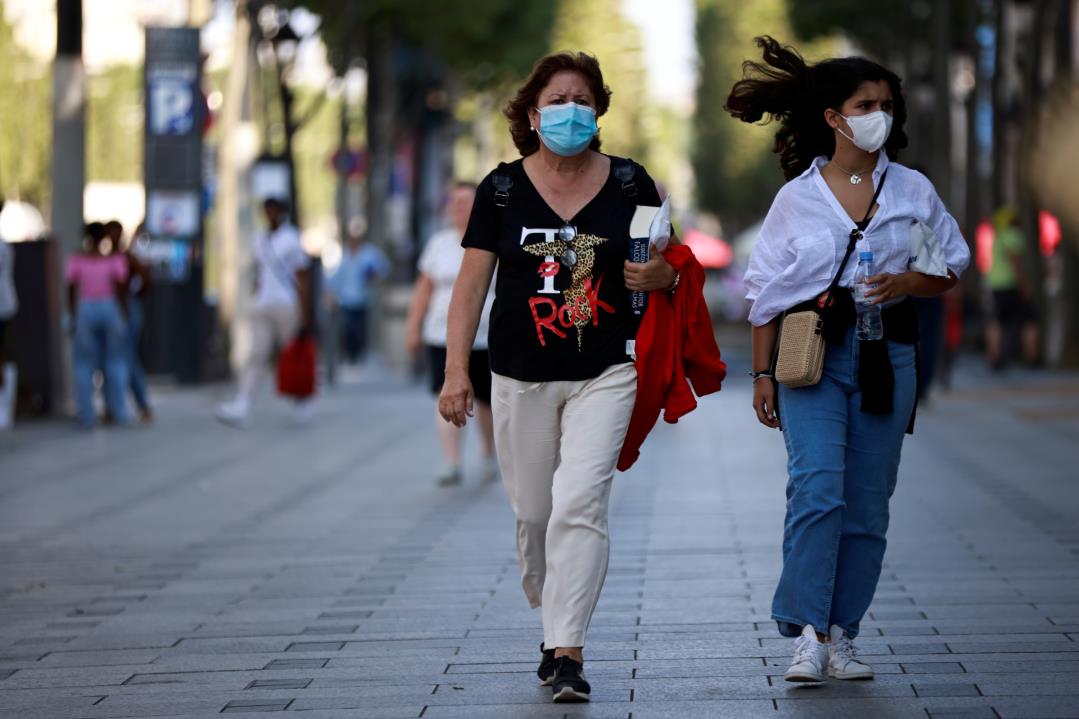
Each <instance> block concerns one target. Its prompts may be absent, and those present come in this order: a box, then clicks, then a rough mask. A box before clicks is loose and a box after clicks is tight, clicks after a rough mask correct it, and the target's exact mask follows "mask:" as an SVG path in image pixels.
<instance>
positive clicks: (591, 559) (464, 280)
mask: <svg viewBox="0 0 1079 719" xmlns="http://www.w3.org/2000/svg"><path fill="white" fill-rule="evenodd" d="M610 96H611V91H610V89H609V88H608V87H607V86H606V85H604V82H603V75H602V73H601V72H600V67H599V63H598V62H597V61H596V59H595V58H594V57H592V56H590V55H585V54H583V53H577V54H573V53H562V54H557V55H550V56H547V57H545V58H543V59H541V60H540V61H539V62H537V63H536V65H535V66H534V67H533V69H532V73H531V75H530V76H529V77H528V79H527V81H526V82H525V84H524V85H523V86H521V87H520V88H519V89H518V91H517V94H516V96H515V97H514V98H513V99H512V100H511V101H510V102H509V104H508V105H507V106H506V109H505V114H506V116H507V118H508V119H509V122H510V134H511V135H512V137H513V141H514V144H515V145H516V146H517V149H518V150H519V151H520V153H521V155H522V156H523V159H520V160H517V161H515V162H512V163H509V164H502V165H499V167H498V168H497V169H496V170H494V171H493V172H492V173H490V174H489V175H488V176H487V177H486V178H485V179H484V180H483V182H482V183H481V184H480V186H479V189H478V191H477V193H476V202H475V206H474V207H473V210H472V217H471V219H470V220H469V223H468V229H467V231H466V232H465V236H464V241H463V243H462V244H463V245H464V247H465V256H464V260H463V262H462V264H461V271H460V274H459V275H458V277H457V282H456V284H455V285H454V288H453V299H452V301H451V303H450V313H449V329H448V341H447V358H446V381H445V386H444V387H443V388H442V394H441V396H440V398H439V409H440V411H441V414H442V417H443V418H445V419H447V420H450V421H452V422H453V423H454V424H455V425H457V426H458V427H461V426H464V424H465V421H466V417H468V416H472V415H473V414H474V401H475V398H476V390H475V388H474V387H473V384H472V380H471V374H472V368H471V365H470V356H471V351H472V347H473V342H474V340H475V337H476V329H477V327H478V326H479V324H480V319H481V317H482V315H483V308H484V305H485V304H486V301H487V292H488V288H489V287H490V284H491V278H492V276H493V274H494V270H495V265H496V263H497V265H498V279H497V282H496V284H495V301H494V306H493V308H492V311H491V318H490V337H489V345H490V362H491V369H492V371H493V373H494V377H493V382H492V409H493V411H494V421H495V445H496V447H497V449H498V459H499V465H500V467H501V470H502V477H503V481H504V482H505V485H506V490H507V492H508V494H509V498H510V504H511V505H512V506H513V510H514V512H515V513H516V515H517V550H518V557H519V559H520V562H521V579H522V585H523V587H524V591H525V596H526V597H527V598H528V601H529V603H530V604H531V605H532V606H533V607H538V606H541V605H542V608H543V644H542V645H541V650H542V658H541V663H540V666H539V669H538V670H537V674H538V675H539V677H540V680H541V681H542V682H543V683H544V684H552V685H553V688H554V694H553V697H554V700H555V701H557V702H566V701H587V700H588V698H589V696H590V692H591V687H590V686H589V684H588V682H587V681H586V680H585V678H584V672H583V663H584V654H583V648H584V644H585V635H586V634H587V631H588V625H589V623H590V622H591V619H592V612H593V611H594V610H595V607H596V602H597V601H598V600H599V595H600V591H601V589H602V587H603V582H604V579H605V577H606V574H607V562H608V557H609V552H610V540H609V537H608V534H607V509H608V500H609V498H610V491H611V484H612V480H613V477H614V471H615V465H616V462H617V459H618V455H619V452H620V450H621V448H622V444H623V441H624V440H625V437H626V430H627V428H628V426H629V420H630V415H631V412H632V410H633V405H634V399H635V397H636V394H637V371H636V368H635V366H634V364H633V359H632V357H631V356H630V354H629V353H630V345H629V341H630V340H632V339H633V338H634V337H635V336H636V332H637V327H638V325H639V320H638V318H636V317H635V316H634V314H633V312H632V311H631V309H630V302H629V292H630V291H631V290H635V291H650V290H657V289H673V288H674V287H675V286H676V285H677V282H678V273H677V272H676V271H675V270H674V268H673V267H671V266H670V265H669V264H668V263H667V261H666V260H665V259H664V258H663V257H662V255H660V254H659V253H656V254H655V256H654V257H653V258H652V259H650V260H649V261H648V262H647V263H643V264H635V263H629V262H627V261H626V258H627V256H628V252H629V227H630V222H631V220H632V217H633V215H634V213H635V212H636V210H637V206H638V205H649V206H658V205H659V204H660V200H659V194H658V192H657V191H656V186H655V183H654V182H653V181H652V178H651V177H649V176H648V174H647V173H646V172H645V170H644V168H642V167H641V166H639V165H637V164H636V163H633V162H632V161H629V160H626V159H622V158H618V157H611V156H608V155H604V154H602V153H600V152H599V147H600V141H599V137H598V128H597V126H596V119H597V118H599V117H602V116H603V115H604V113H606V112H607V109H608V107H609V105H610Z"/></svg>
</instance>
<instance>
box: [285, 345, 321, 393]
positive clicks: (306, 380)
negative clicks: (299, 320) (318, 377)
mask: <svg viewBox="0 0 1079 719" xmlns="http://www.w3.org/2000/svg"><path fill="white" fill-rule="evenodd" d="M277 391H278V392H279V393H281V394H283V395H286V396H288V397H296V398H299V399H302V398H304V397H310V396H312V395H313V394H315V340H314V338H312V337H307V336H303V337H297V338H296V339H294V340H292V341H291V342H289V343H288V344H287V345H285V348H284V349H283V350H281V355H280V356H279V357H278V358H277Z"/></svg>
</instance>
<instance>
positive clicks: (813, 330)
mask: <svg viewBox="0 0 1079 719" xmlns="http://www.w3.org/2000/svg"><path fill="white" fill-rule="evenodd" d="M887 176H888V171H887V170H885V171H884V174H883V175H881V177H880V183H878V185H877V191H876V192H875V193H873V199H872V200H870V201H869V208H868V209H867V210H866V211H865V217H864V218H863V219H862V222H861V223H860V224H862V225H865V224H866V222H868V221H869V218H870V216H871V215H872V214H873V206H874V205H875V204H877V198H878V197H880V191H881V190H882V189H883V188H884V180H885V178H886V177H887ZM860 239H862V231H861V230H860V229H858V228H857V227H855V228H854V229H853V230H851V231H850V238H849V240H848V241H847V252H846V254H845V255H843V261H842V262H841V263H839V271H838V272H836V274H835V277H833V278H832V282H831V284H829V285H828V289H827V290H825V291H824V293H823V294H821V295H820V296H819V297H817V299H816V302H815V303H814V305H813V306H811V307H810V308H808V309H801V310H789V311H787V312H784V313H783V320H782V322H781V323H780V325H779V342H778V347H777V349H776V356H775V361H774V365H775V367H774V376H775V380H776V382H779V383H780V384H784V385H786V386H788V387H790V388H792V389H795V388H798V387H810V386H812V385H815V384H817V383H818V382H820V378H821V373H822V372H823V370H824V335H823V334H822V331H823V328H824V316H823V314H822V312H823V310H824V308H825V307H826V306H827V305H829V304H830V303H831V301H832V293H833V292H835V289H836V287H837V286H838V285H839V280H840V278H842V277H843V271H844V270H845V269H846V268H847V262H848V261H849V260H850V256H851V254H852V253H853V252H854V245H855V244H856V243H857V242H858V240H860Z"/></svg>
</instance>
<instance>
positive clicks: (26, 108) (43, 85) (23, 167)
mask: <svg viewBox="0 0 1079 719" xmlns="http://www.w3.org/2000/svg"><path fill="white" fill-rule="evenodd" d="M0 98H2V99H0V107H3V108H4V111H3V112H0V193H2V194H3V195H4V196H6V197H8V198H18V199H22V200H24V201H27V202H30V203H33V204H35V205H38V206H39V207H40V206H42V205H44V204H45V203H47V202H48V198H49V191H50V180H49V162H50V158H51V144H52V128H51V126H50V124H49V122H48V118H49V117H51V116H52V110H51V100H52V80H51V75H50V73H49V68H48V66H47V65H44V64H43V63H40V62H38V61H36V60H35V59H34V58H33V57H31V56H30V54H29V53H27V52H26V51H25V50H23V49H22V48H21V47H19V45H18V44H17V43H16V42H15V37H14V34H13V32H12V28H11V25H9V24H8V23H7V21H6V19H5V17H4V12H3V4H2V3H0Z"/></svg>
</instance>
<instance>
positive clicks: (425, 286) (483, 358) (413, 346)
mask: <svg viewBox="0 0 1079 719" xmlns="http://www.w3.org/2000/svg"><path fill="white" fill-rule="evenodd" d="M475 199H476V186H475V185H472V184H469V183H467V182H458V183H457V184H456V185H455V186H454V188H453V192H452V194H451V195H450V201H449V215H450V221H451V226H450V227H447V228H445V229H443V230H441V231H439V232H436V233H435V234H434V235H432V237H431V239H429V240H428V241H427V245H426V246H425V247H424V249H423V253H422V254H421V255H420V260H419V276H418V277H417V278H416V286H415V290H414V291H413V293H412V305H411V307H410V309H409V313H408V322H407V328H408V334H407V343H408V350H409V352H410V353H412V354H413V355H418V354H419V352H420V350H421V348H422V347H423V346H426V347H427V359H428V362H427V364H428V366H429V369H430V371H431V391H432V392H434V394H435V396H436V397H437V396H438V393H439V392H441V391H442V385H443V383H444V382H445V379H446V323H447V318H448V316H449V311H450V296H451V295H452V294H453V283H454V282H455V281H456V280H457V273H458V272H459V271H460V269H461V260H462V259H464V256H465V250H464V248H463V247H461V238H462V237H463V236H464V232H465V229H466V228H467V227H468V218H469V216H470V215H471V214H472V203H473V202H474V200H475ZM493 302H494V294H493V293H492V292H491V291H490V290H488V292H487V300H486V303H485V305H484V308H483V314H482V316H481V317H480V326H479V330H478V331H477V332H476V340H475V342H474V343H473V345H472V356H471V358H470V359H469V375H470V376H471V379H472V386H473V388H474V389H475V392H476V419H477V423H478V424H479V427H480V434H481V437H482V439H483V454H484V458H483V476H484V479H485V480H486V481H492V480H494V479H496V478H497V477H498V462H497V461H496V459H495V445H494V442H495V440H494V420H493V418H492V416H491V367H490V363H489V361H488V356H487V332H488V328H487V319H488V317H489V316H490V314H491V304H492V303H493ZM435 410H436V411H435V429H436V430H437V432H438V439H439V443H440V444H441V445H442V455H443V458H444V460H445V466H443V467H442V468H441V469H440V470H439V471H438V474H437V476H436V481H437V482H438V483H439V484H440V485H442V486H450V485H454V484H459V483H460V482H461V443H462V441H463V439H464V428H463V427H455V426H454V425H453V424H451V423H450V422H447V421H446V420H444V419H442V416H441V415H440V414H439V413H438V411H437V410H438V407H437V406H436V407H435Z"/></svg>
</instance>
